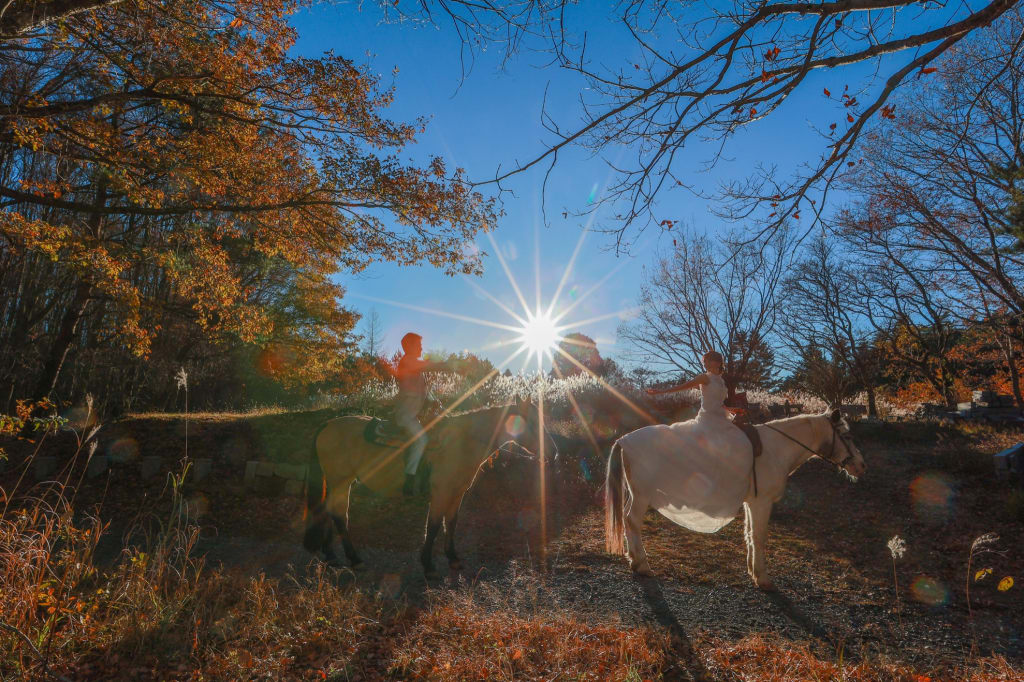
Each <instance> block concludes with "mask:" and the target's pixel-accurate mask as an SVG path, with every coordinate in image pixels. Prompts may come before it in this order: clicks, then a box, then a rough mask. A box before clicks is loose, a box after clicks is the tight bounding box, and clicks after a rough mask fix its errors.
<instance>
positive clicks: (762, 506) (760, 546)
mask: <svg viewBox="0 0 1024 682" xmlns="http://www.w3.org/2000/svg"><path fill="white" fill-rule="evenodd" d="M747 509H748V512H747V513H748V516H749V518H750V535H751V540H752V542H751V544H750V546H749V547H748V550H747V551H748V552H751V550H752V553H753V555H754V556H753V571H752V577H753V579H754V584H755V585H757V586H758V587H759V588H761V589H762V590H774V589H775V584H774V583H772V581H771V579H770V578H769V577H768V571H767V569H766V568H765V561H764V559H765V556H764V554H765V544H766V542H767V539H768V519H769V517H770V516H771V514H772V503H771V501H764V502H762V501H760V500H756V501H754V502H753V503H750V504H748V505H747ZM749 562H750V559H749V554H748V563H749Z"/></svg>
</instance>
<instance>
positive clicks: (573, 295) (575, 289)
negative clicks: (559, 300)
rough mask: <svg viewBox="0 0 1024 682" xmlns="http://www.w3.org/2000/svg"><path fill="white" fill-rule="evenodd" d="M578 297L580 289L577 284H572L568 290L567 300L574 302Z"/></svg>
mask: <svg viewBox="0 0 1024 682" xmlns="http://www.w3.org/2000/svg"><path fill="white" fill-rule="evenodd" d="M579 297H580V287H579V285H578V284H573V285H572V288H570V289H569V298H570V299H571V300H573V301H575V300H576V299H577V298H579Z"/></svg>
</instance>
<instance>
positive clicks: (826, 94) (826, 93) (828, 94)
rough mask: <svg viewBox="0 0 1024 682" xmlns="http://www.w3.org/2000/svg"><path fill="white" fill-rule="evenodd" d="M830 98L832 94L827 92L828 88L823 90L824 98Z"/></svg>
mask: <svg viewBox="0 0 1024 682" xmlns="http://www.w3.org/2000/svg"><path fill="white" fill-rule="evenodd" d="M831 96H832V93H831V92H829V91H828V88H825V97H831Z"/></svg>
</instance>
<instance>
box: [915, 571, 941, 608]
mask: <svg viewBox="0 0 1024 682" xmlns="http://www.w3.org/2000/svg"><path fill="white" fill-rule="evenodd" d="M910 593H911V594H913V595H914V599H916V600H918V601H919V602H921V603H922V604H927V605H928V606H945V605H946V604H947V603H949V589H947V588H946V586H945V585H943V584H942V583H940V582H939V581H938V580H936V579H935V578H932V577H931V576H927V575H921V576H918V577H917V579H915V580H914V582H913V583H912V584H911V585H910Z"/></svg>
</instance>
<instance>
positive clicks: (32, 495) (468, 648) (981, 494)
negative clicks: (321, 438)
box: [0, 412, 1024, 681]
mask: <svg viewBox="0 0 1024 682" xmlns="http://www.w3.org/2000/svg"><path fill="white" fill-rule="evenodd" d="M326 415H327V413H326V412H319V413H274V412H266V413H260V414H254V415H193V416H192V418H191V419H190V420H189V427H188V429H189V430H188V453H189V455H190V456H191V457H208V458H211V459H213V460H214V465H213V471H212V473H211V476H210V477H208V478H207V479H206V480H204V481H202V482H198V483H192V482H190V480H189V479H188V477H187V476H186V477H185V478H184V479H183V480H181V479H179V478H176V477H175V475H174V474H175V472H176V471H178V469H179V465H178V462H179V460H180V459H181V458H182V456H183V455H184V453H185V439H184V436H185V422H184V420H183V419H182V418H181V417H180V416H178V415H148V416H147V415H137V416H134V417H130V418H126V419H124V420H122V421H119V422H116V423H114V424H109V425H106V426H104V427H103V431H102V434H103V437H102V438H101V439H100V440H101V446H100V447H101V448H106V449H108V450H112V451H114V452H117V453H119V457H120V459H119V461H118V462H115V463H113V464H112V465H111V467H110V469H109V470H107V471H106V472H104V473H103V474H102V475H100V476H97V477H95V478H89V477H85V478H84V479H83V480H82V483H81V484H80V485H78V486H77V490H76V489H75V487H76V486H75V485H74V484H75V483H76V482H77V481H78V479H79V475H80V474H81V466H80V465H79V466H78V467H77V468H73V469H71V470H70V472H68V473H70V476H67V475H66V476H65V478H66V479H67V480H69V486H68V487H67V488H64V489H63V495H61V494H59V493H60V492H61V490H60V489H57V488H55V487H54V486H52V485H51V486H49V487H47V486H44V485H37V484H34V483H30V480H31V478H32V476H31V473H30V474H29V476H27V477H26V479H25V480H23V481H22V482H21V484H20V486H19V488H18V492H17V493H16V494H15V495H14V497H13V498H12V500H11V502H10V506H9V508H8V509H7V510H6V511H5V513H4V516H3V523H2V531H0V587H2V591H3V594H4V598H3V600H2V601H0V622H3V623H4V627H3V629H2V630H0V651H2V652H3V653H2V654H0V677H3V678H4V679H8V678H10V679H14V678H21V677H37V678H39V679H61V678H63V679H74V680H78V679H180V680H187V679H207V680H209V679H312V680H317V679H320V680H322V679H330V680H374V679H396V680H398V679H440V680H468V679H563V680H587V679H591V680H606V679H618V680H647V679H708V680H718V679H723V680H790V679H792V680H808V679H810V680H908V681H909V680H913V681H920V680H947V679H950V680H979V681H980V680H1010V679H1024V615H1022V614H1024V590H1022V587H1024V585H1021V584H1019V583H1020V581H1022V580H1024V546H1022V543H1021V538H1022V531H1024V512H1022V508H1024V505H1022V502H1021V493H1020V492H1019V489H1016V490H1015V488H1014V486H1013V485H1011V484H1010V483H1007V482H1000V481H997V480H995V479H994V478H993V477H992V476H991V453H992V452H995V451H997V450H999V449H1001V448H1002V447H1005V446H1006V445H1008V444H1011V443H1013V442H1016V441H1017V440H1018V439H1020V438H1022V434H1020V433H1018V432H1009V431H999V430H995V429H992V428H981V427H969V426H963V425H961V426H956V427H952V426H941V425H938V424H934V423H886V424H877V425H872V424H861V425H857V426H856V427H855V436H856V439H857V441H858V443H859V445H860V447H861V450H862V452H863V453H864V456H865V459H866V460H867V462H868V465H869V472H868V474H867V475H866V476H865V477H864V478H863V480H861V481H859V482H857V483H852V482H850V481H848V480H846V479H845V478H843V477H842V476H839V475H837V474H836V473H835V472H834V471H832V469H831V468H829V467H827V466H826V465H825V464H824V463H822V462H819V461H812V462H809V463H808V464H807V465H805V466H804V467H803V468H802V469H800V470H799V471H798V472H796V474H795V475H794V476H793V477H792V479H791V483H790V486H789V489H788V491H787V493H786V496H785V498H784V499H783V500H782V501H781V502H780V503H779V504H778V505H777V506H776V511H775V513H774V514H773V519H772V523H771V526H770V528H771V530H770V535H769V545H768V552H769V567H770V570H771V572H772V574H773V576H774V578H775V582H776V584H777V585H778V587H779V591H778V592H777V593H774V594H769V593H762V592H760V591H758V590H756V589H755V588H754V587H753V586H752V585H751V584H750V581H749V579H748V578H747V576H746V573H745V562H744V556H745V555H744V552H745V549H744V546H743V541H742V528H741V524H740V522H738V521H737V522H734V523H732V524H730V525H729V526H727V527H726V528H725V529H724V530H723V531H721V532H720V533H718V534H715V535H699V534H695V533H692V532H689V531H687V530H685V529H682V528H679V527H677V526H674V525H673V524H671V523H670V522H668V521H667V520H665V519H664V518H662V517H660V516H659V515H656V514H655V513H653V512H652V513H651V514H650V516H649V517H648V520H647V524H646V528H645V538H646V541H647V548H648V552H649V554H650V559H651V566H652V568H653V570H654V571H655V573H656V574H657V576H658V577H657V578H655V579H651V580H642V579H636V578H634V577H633V576H632V575H631V573H630V571H629V569H628V568H627V566H626V562H625V559H624V558H623V557H615V556H610V555H608V554H606V553H605V552H604V549H603V547H604V545H603V542H604V541H603V535H602V533H603V509H602V507H601V505H600V499H601V498H600V484H601V483H602V482H603V469H602V468H601V467H602V466H603V461H602V458H603V455H602V454H600V453H595V452H593V451H592V449H591V448H589V446H587V447H581V448H580V449H579V450H578V451H575V450H574V451H563V452H562V453H561V454H560V456H559V458H558V460H557V461H553V462H549V463H548V468H547V481H548V486H547V490H546V491H545V494H544V495H543V496H542V495H541V491H540V485H539V475H538V472H539V467H538V463H537V461H536V460H528V459H523V458H500V459H498V460H497V461H496V462H495V463H494V464H493V466H486V465H485V468H484V469H483V470H482V471H481V473H480V475H479V476H478V478H477V482H476V484H475V485H474V487H473V488H472V489H471V490H470V492H469V494H468V495H467V497H466V500H465V503H464V506H463V511H462V513H461V514H460V525H459V536H458V545H459V547H460V550H461V552H462V554H463V559H464V561H465V568H464V570H463V571H461V572H459V573H454V572H453V573H451V574H449V575H447V576H446V577H444V578H443V579H442V580H439V581H434V582H427V581H426V580H425V579H424V578H423V576H422V574H421V572H420V569H419V565H418V562H416V560H415V556H416V551H417V549H418V545H419V543H420V541H421V539H422V533H423V524H424V517H425V513H426V504H427V502H426V499H425V498H416V499H412V500H390V499H384V498H379V497H376V496H373V495H371V494H370V493H368V492H366V491H365V490H357V491H356V494H355V496H354V501H353V508H352V520H351V526H352V532H353V536H354V541H355V543H356V545H357V547H359V548H360V550H361V552H362V554H363V558H364V560H365V563H366V568H365V569H364V570H361V571H359V572H357V573H353V572H351V571H349V570H335V569H327V568H325V567H324V566H323V565H322V564H319V563H318V562H316V561H313V560H312V558H311V557H310V555H308V554H307V553H305V551H304V550H303V549H302V547H301V542H300V540H301V532H302V528H303V505H302V502H301V500H300V498H296V497H291V496H285V495H274V494H272V493H273V492H274V491H269V493H268V494H264V495H255V494H254V493H252V492H250V491H247V490H245V488H244V485H243V481H242V477H241V471H242V470H243V469H244V462H245V461H248V460H254V459H265V460H271V461H282V462H302V461H304V458H305V457H307V456H308V447H309V437H310V434H311V433H312V431H313V430H314V429H315V427H316V425H317V424H318V423H319V422H320V421H321V420H322V419H323V418H324V417H325V416H326ZM556 426H559V425H556ZM562 426H564V428H562V429H561V430H562V431H563V432H567V431H571V428H570V427H568V426H565V425H562ZM36 445H38V443H37V444H32V443H28V442H26V441H17V440H13V439H8V440H5V441H3V443H0V446H3V447H4V448H5V450H6V451H7V452H8V454H9V456H10V460H9V462H8V465H7V468H6V471H5V472H4V473H3V474H0V486H2V487H3V489H4V490H5V491H7V492H8V493H10V492H12V491H13V489H14V486H15V483H16V482H17V480H18V478H19V476H20V473H21V469H22V467H23V466H25V464H24V463H25V462H26V461H27V458H30V457H31V455H32V452H34V450H35V448H36ZM42 447H43V448H45V449H46V452H47V453H50V454H57V455H58V456H59V457H62V458H65V459H67V458H70V457H71V456H72V455H73V453H74V451H75V450H76V444H75V442H74V439H73V438H72V437H71V436H70V435H69V434H67V433H62V434H58V435H54V436H50V437H49V438H48V440H47V441H45V442H44V443H43V444H42ZM40 451H42V449H40ZM154 453H159V454H162V455H164V460H165V463H166V464H165V471H163V472H162V473H161V475H158V476H155V477H153V478H152V479H148V480H142V479H141V478H140V476H139V474H138V470H137V467H134V466H132V459H133V458H135V457H141V456H144V455H152V454H154ZM79 454H80V456H82V453H79ZM62 461H63V460H62ZM19 463H21V464H19ZM61 480H64V479H61ZM542 513H543V518H544V521H545V523H543V524H542V523H541V518H542ZM986 533H996V534H998V536H999V539H998V540H997V541H995V542H994V543H992V544H982V545H980V546H977V547H976V551H975V554H974V556H973V557H971V556H970V555H971V547H972V543H974V542H975V540H976V539H977V538H978V537H981V536H983V535H984V534H986ZM895 535H899V536H900V537H901V538H903V539H904V540H905V542H906V545H907V551H906V554H905V555H904V556H902V557H901V558H899V559H896V560H895V577H896V578H897V580H898V593H897V591H896V590H895V588H894V560H893V557H892V556H891V554H890V550H889V549H888V547H887V542H888V541H889V539H890V538H892V537H893V536H895ZM437 551H438V553H439V555H440V548H438V550H437ZM969 558H970V559H971V569H970V570H971V574H970V575H969V574H968V559H969ZM437 560H438V564H439V566H440V567H444V565H445V563H444V558H443V556H438V557H437ZM986 569H991V570H986ZM975 578H977V580H975ZM1007 578H1009V579H1012V580H1014V581H1017V583H1018V584H1014V585H1012V586H1010V587H1009V588H1008V589H1006V588H1007V584H1008V582H1009V581H1008V580H1007ZM968 586H969V589H970V608H968V600H967V593H966V589H967V588H968ZM1000 587H1003V588H1004V589H1002V590H1001V589H1000ZM897 595H898V598H897Z"/></svg>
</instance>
